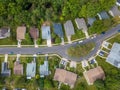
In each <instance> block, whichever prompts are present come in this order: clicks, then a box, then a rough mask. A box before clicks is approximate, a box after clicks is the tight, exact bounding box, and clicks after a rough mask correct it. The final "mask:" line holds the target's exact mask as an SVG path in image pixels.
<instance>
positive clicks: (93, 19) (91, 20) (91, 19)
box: [87, 17, 96, 26]
mask: <svg viewBox="0 0 120 90" xmlns="http://www.w3.org/2000/svg"><path fill="white" fill-rule="evenodd" d="M87 21H88V24H89V25H90V26H91V25H92V24H93V23H94V22H95V21H96V18H95V17H93V18H91V17H90V18H87Z"/></svg>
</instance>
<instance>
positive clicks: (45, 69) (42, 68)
mask: <svg viewBox="0 0 120 90" xmlns="http://www.w3.org/2000/svg"><path fill="white" fill-rule="evenodd" d="M48 67H49V64H48V61H47V57H46V60H45V61H44V64H43V65H40V69H39V70H40V76H41V77H44V76H47V75H49V69H48Z"/></svg>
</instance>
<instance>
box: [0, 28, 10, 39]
mask: <svg viewBox="0 0 120 90" xmlns="http://www.w3.org/2000/svg"><path fill="white" fill-rule="evenodd" d="M7 37H10V28H7V27H3V28H0V39H3V38H7Z"/></svg>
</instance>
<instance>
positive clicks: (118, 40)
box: [108, 34, 120, 44]
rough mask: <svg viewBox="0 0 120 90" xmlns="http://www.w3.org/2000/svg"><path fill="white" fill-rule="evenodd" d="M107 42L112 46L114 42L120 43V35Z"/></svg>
mask: <svg viewBox="0 0 120 90" xmlns="http://www.w3.org/2000/svg"><path fill="white" fill-rule="evenodd" d="M108 42H110V43H111V44H113V43H114V42H117V43H120V34H118V35H116V36H115V37H113V38H112V39H110V40H108Z"/></svg>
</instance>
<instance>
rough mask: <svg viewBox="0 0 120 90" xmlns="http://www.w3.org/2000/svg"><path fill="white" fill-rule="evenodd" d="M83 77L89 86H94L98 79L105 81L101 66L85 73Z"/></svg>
mask: <svg viewBox="0 0 120 90" xmlns="http://www.w3.org/2000/svg"><path fill="white" fill-rule="evenodd" d="M83 75H84V77H85V79H86V81H87V83H88V85H93V83H94V82H95V81H96V80H97V79H102V80H104V79H105V73H104V71H103V69H102V68H101V67H100V66H98V67H96V68H94V69H90V70H88V71H85V72H83Z"/></svg>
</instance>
